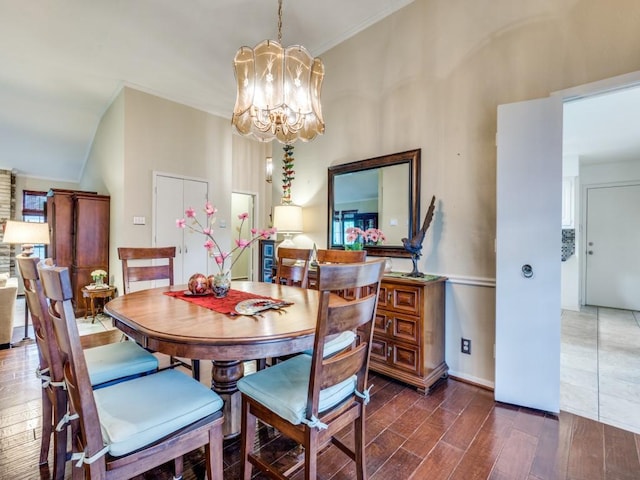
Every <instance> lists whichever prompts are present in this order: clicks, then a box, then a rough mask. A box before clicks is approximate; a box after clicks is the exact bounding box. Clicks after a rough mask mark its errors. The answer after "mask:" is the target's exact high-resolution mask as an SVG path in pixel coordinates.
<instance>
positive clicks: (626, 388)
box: [560, 306, 640, 433]
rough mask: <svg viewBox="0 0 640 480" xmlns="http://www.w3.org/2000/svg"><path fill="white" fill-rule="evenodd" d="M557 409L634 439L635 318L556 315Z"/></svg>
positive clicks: (639, 332)
mask: <svg viewBox="0 0 640 480" xmlns="http://www.w3.org/2000/svg"><path fill="white" fill-rule="evenodd" d="M560 364H561V365H560V409H561V410H564V411H566V412H570V413H573V414H576V415H580V416H582V417H587V418H590V419H593V420H598V421H600V422H602V423H606V424H609V425H613V426H616V427H620V428H623V429H624V430H628V431H631V432H635V433H640V312H633V311H629V310H617V309H612V308H603V307H590V306H586V307H583V308H582V311H580V312H573V311H568V310H565V311H563V313H562V345H561V361H560Z"/></svg>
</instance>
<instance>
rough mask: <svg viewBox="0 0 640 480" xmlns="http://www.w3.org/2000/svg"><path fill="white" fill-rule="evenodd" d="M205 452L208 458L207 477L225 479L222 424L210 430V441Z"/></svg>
mask: <svg viewBox="0 0 640 480" xmlns="http://www.w3.org/2000/svg"><path fill="white" fill-rule="evenodd" d="M204 453H205V455H206V459H207V461H206V464H207V479H211V480H224V479H223V477H224V473H223V472H224V465H223V459H222V426H221V425H216V426H215V427H213V428H212V429H211V430H210V431H209V443H207V444H206V445H205V446H204Z"/></svg>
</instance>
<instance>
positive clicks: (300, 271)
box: [273, 247, 313, 288]
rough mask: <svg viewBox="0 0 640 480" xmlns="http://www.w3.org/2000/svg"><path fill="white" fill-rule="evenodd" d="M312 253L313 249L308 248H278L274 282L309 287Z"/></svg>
mask: <svg viewBox="0 0 640 480" xmlns="http://www.w3.org/2000/svg"><path fill="white" fill-rule="evenodd" d="M312 254H313V250H311V249H307V248H286V247H280V248H278V252H277V261H278V263H277V268H276V274H275V275H274V277H273V283H280V284H282V285H289V286H291V285H293V286H295V287H302V288H307V282H308V280H309V265H310V264H311V255H312Z"/></svg>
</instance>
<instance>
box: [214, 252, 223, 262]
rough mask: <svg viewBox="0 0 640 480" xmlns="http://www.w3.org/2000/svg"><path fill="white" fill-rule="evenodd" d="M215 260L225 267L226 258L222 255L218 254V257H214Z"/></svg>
mask: <svg viewBox="0 0 640 480" xmlns="http://www.w3.org/2000/svg"><path fill="white" fill-rule="evenodd" d="M214 258H215V260H216V263H217V264H218V265H223V264H224V257H223V256H222V255H220V254H216V255H214Z"/></svg>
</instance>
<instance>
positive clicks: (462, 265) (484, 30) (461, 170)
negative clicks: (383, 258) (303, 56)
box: [292, 0, 640, 385]
mask: <svg viewBox="0 0 640 480" xmlns="http://www.w3.org/2000/svg"><path fill="white" fill-rule="evenodd" d="M639 31H640V3H638V2H637V1H636V0H611V1H606V2H605V1H602V0H583V1H580V0H474V1H468V0H416V1H415V2H414V3H412V4H410V5H408V6H407V7H405V8H404V9H402V10H400V11H399V12H397V13H396V14H394V15H392V16H390V17H389V18H387V19H385V20H383V21H381V22H379V23H378V24H376V25H373V26H372V27H370V28H368V29H367V30H365V31H363V32H362V33H360V34H358V35H357V36H355V37H354V38H352V39H350V40H348V41H346V42H344V43H343V44H340V45H338V46H337V47H335V48H334V49H332V50H330V51H329V52H327V53H325V54H324V55H322V59H323V61H324V63H325V68H326V72H327V73H326V77H325V83H324V87H323V95H322V100H323V113H324V116H325V120H326V134H325V135H324V136H322V137H319V138H317V139H316V140H314V141H313V142H311V143H308V144H305V143H297V144H296V180H295V182H294V184H293V191H292V196H293V200H294V202H295V203H299V204H301V205H303V206H304V207H305V220H307V217H310V218H311V219H312V221H311V222H308V221H307V222H305V233H306V235H307V236H309V237H310V238H311V240H312V241H315V242H316V243H317V244H318V245H319V246H324V245H326V234H325V232H326V228H327V225H326V222H327V220H326V219H327V212H326V205H327V201H326V195H327V192H326V182H323V184H322V186H321V187H319V186H318V181H317V179H319V178H326V169H327V167H328V166H330V165H335V164H341V163H345V162H349V161H353V160H359V159H363V158H370V157H374V156H379V155H384V154H389V153H394V152H401V151H405V150H409V149H413V148H421V149H422V183H421V187H422V201H421V214H422V215H424V214H425V212H426V209H427V207H428V202H429V200H430V198H431V195H436V198H437V202H436V214H435V216H434V221H433V223H432V225H431V227H430V230H429V232H428V233H427V238H426V241H425V244H424V248H423V256H422V258H421V260H420V263H419V266H420V269H421V270H422V271H427V272H434V273H440V274H443V275H446V276H448V277H449V278H450V279H451V281H450V282H449V283H448V286H447V295H448V298H447V362H448V364H449V366H450V367H451V370H452V373H453V374H456V375H459V376H461V377H466V378H469V379H471V380H475V381H478V382H479V383H484V384H487V385H492V384H493V380H494V359H493V343H494V339H495V334H494V330H495V327H494V323H495V307H494V294H495V293H494V289H493V284H494V281H495V280H494V277H495V253H494V237H495V212H496V205H495V202H496V186H495V185H496V178H495V172H496V153H495V151H496V150H495V136H496V111H497V106H498V105H500V104H503V103H510V102H517V101H522V100H527V99H534V98H539V97H545V96H548V95H549V94H550V93H551V92H554V91H557V90H561V89H564V88H568V87H572V86H576V85H581V84H584V83H588V82H593V81H597V80H600V79H604V78H608V77H612V76H617V75H620V74H623V73H627V72H632V71H637V70H640V42H639V41H638V32H639ZM393 266H394V269H398V270H405V271H408V270H410V269H411V266H410V262H408V261H407V260H403V259H394V260H393ZM462 335H464V336H465V338H470V339H472V340H473V347H474V349H473V355H472V356H467V355H462V354H460V353H459V351H460V336H462Z"/></svg>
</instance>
